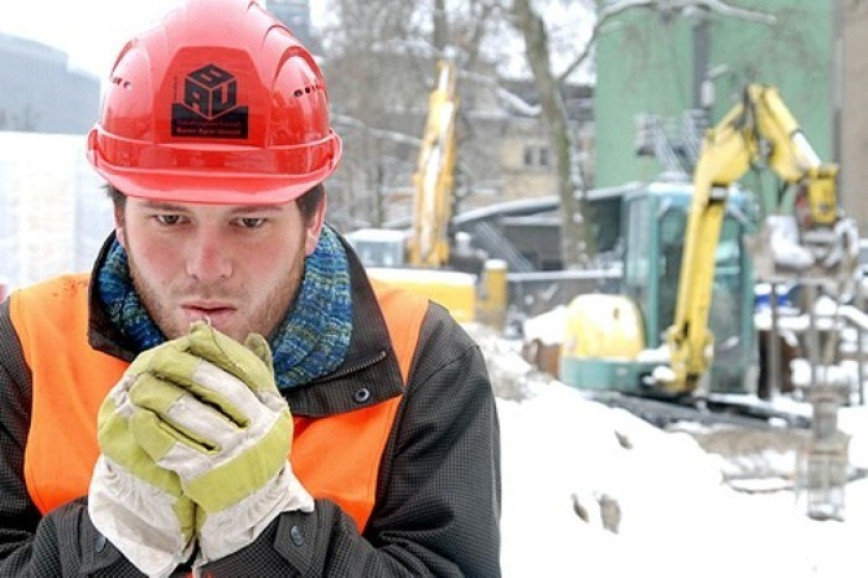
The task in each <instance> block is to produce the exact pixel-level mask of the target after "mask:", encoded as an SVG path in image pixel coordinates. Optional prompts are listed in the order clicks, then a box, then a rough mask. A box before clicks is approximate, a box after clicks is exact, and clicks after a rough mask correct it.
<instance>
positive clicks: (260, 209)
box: [232, 205, 283, 215]
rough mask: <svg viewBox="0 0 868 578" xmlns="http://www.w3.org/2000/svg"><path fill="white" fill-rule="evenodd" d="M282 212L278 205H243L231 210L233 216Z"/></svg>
mask: <svg viewBox="0 0 868 578" xmlns="http://www.w3.org/2000/svg"><path fill="white" fill-rule="evenodd" d="M282 210H283V208H282V207H281V206H280V205H245V206H243V207H237V208H235V209H232V213H233V214H235V215H249V214H251V213H279V212H281V211H282Z"/></svg>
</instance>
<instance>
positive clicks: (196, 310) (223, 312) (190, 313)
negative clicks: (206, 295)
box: [181, 303, 236, 322]
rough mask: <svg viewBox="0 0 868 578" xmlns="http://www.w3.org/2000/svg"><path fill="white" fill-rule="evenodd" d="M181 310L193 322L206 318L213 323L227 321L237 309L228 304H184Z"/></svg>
mask: <svg viewBox="0 0 868 578" xmlns="http://www.w3.org/2000/svg"><path fill="white" fill-rule="evenodd" d="M181 310H182V311H183V312H184V314H185V315H186V316H187V318H188V319H189V320H190V321H191V322H192V321H197V320H199V319H204V318H206V317H207V318H209V319H211V320H212V321H219V320H222V319H226V318H228V317H229V316H231V315H232V314H233V313H235V311H236V308H235V307H234V306H232V305H230V304H227V303H184V304H182V305H181Z"/></svg>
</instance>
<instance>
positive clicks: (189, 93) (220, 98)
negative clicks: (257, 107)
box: [172, 64, 248, 138]
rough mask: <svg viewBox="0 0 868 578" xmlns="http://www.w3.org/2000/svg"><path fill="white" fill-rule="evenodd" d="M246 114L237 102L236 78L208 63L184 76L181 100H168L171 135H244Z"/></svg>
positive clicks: (230, 136)
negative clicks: (170, 114) (170, 109)
mask: <svg viewBox="0 0 868 578" xmlns="http://www.w3.org/2000/svg"><path fill="white" fill-rule="evenodd" d="M247 116H248V115H247V107H246V106H238V80H237V79H236V78H235V77H234V76H232V75H231V74H230V73H228V72H226V71H225V70H223V69H222V68H220V67H219V66H216V65H214V64H208V65H206V66H203V67H202V68H199V69H196V70H194V71H193V72H190V73H189V74H187V77H186V78H185V79H184V90H183V100H182V102H175V103H173V104H172V136H178V137H191V138H247Z"/></svg>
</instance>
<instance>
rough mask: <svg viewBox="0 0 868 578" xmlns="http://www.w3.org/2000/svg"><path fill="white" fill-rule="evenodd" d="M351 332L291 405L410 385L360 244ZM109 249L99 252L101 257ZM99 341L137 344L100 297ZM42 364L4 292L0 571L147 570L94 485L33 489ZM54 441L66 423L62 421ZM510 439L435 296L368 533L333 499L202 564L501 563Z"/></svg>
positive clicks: (449, 570) (221, 568) (327, 402)
mask: <svg viewBox="0 0 868 578" xmlns="http://www.w3.org/2000/svg"><path fill="white" fill-rule="evenodd" d="M349 253H350V254H349V257H350V270H351V279H352V290H353V333H352V341H351V343H350V349H349V351H348V354H347V357H346V360H345V362H344V363H343V365H342V366H341V367H339V368H338V369H337V370H335V372H333V374H331V375H329V376H326V377H324V378H320V379H317V380H316V381H314V382H312V383H310V384H307V385H305V386H301V387H296V388H293V389H291V390H289V391H288V392H287V393H286V394H285V397H286V399H287V401H288V402H289V404H290V407H292V411H293V414H294V415H299V416H308V417H322V416H327V415H331V414H333V413H339V412H346V411H352V410H353V409H356V408H355V407H350V406H348V405H347V402H346V401H344V400H347V399H353V396H352V395H347V392H354V391H357V390H358V389H359V387H360V385H364V386H365V387H367V388H368V389H369V390H370V392H371V394H372V395H371V398H372V399H374V400H377V399H386V398H389V397H391V396H394V395H396V394H399V393H400V389H401V376H400V371H399V369H398V363H397V359H396V358H395V355H394V352H393V351H392V349H391V344H390V341H389V336H388V333H387V330H386V326H385V322H384V320H383V317H382V313H381V310H380V308H379V306H378V304H377V301H376V297H375V296H374V293H373V290H372V288H371V286H370V284H369V282H368V280H367V277H366V275H365V273H364V271H363V269H362V267H361V265H360V264H359V262H358V260H357V259H356V258H355V256H354V255H353V254H352V252H351V251H349ZM102 258H103V257H102V256H101V257H100V260H98V263H99V262H100V261H101V259H102ZM90 312H91V316H90V334H89V342H90V344H91V346H92V347H94V348H95V349H98V350H100V351H103V352H106V353H109V354H110V355H113V356H116V357H120V358H122V359H125V360H128V361H130V360H132V359H133V358H134V357H135V355H136V352H134V351H130V350H129V349H128V348H127V347H126V345H125V343H124V340H123V338H122V337H121V336H120V334H119V332H118V330H117V329H116V328H115V327H113V326H112V324H111V323H110V322H109V320H108V317H107V315H106V314H105V312H104V311H103V310H101V308H100V307H99V306H98V305H97V303H96V300H95V299H94V298H93V296H92V297H91V306H90ZM31 402H32V396H31V371H30V368H28V366H27V364H26V362H25V360H24V357H23V354H22V351H21V346H20V343H19V340H18V336H17V335H16V333H15V330H14V328H13V326H12V323H11V321H10V318H9V303H8V300H7V302H6V303H4V304H3V305H2V306H0V576H39V577H42V576H73V575H74V576H80V575H88V576H106V577H112V578H116V577H121V576H139V575H141V574H140V573H139V572H138V570H137V569H136V568H135V567H133V566H132V565H131V564H130V563H129V562H128V561H126V560H125V559H124V558H123V556H122V555H121V554H120V552H119V551H118V550H116V549H115V548H114V547H113V546H112V545H111V544H110V543H107V542H106V540H105V538H103V537H102V536H101V535H100V534H99V533H98V532H97V531H96V530H95V529H94V527H93V525H92V524H91V522H90V520H89V517H88V513H87V505H86V504H87V496H82V497H81V498H79V499H76V500H73V501H72V502H69V503H67V504H65V505H63V506H61V507H59V508H57V509H55V510H52V511H51V512H49V513H48V514H47V515H45V516H44V517H43V516H41V514H40V513H39V511H38V510H37V508H36V506H35V505H34V504H33V502H32V500H31V499H30V496H29V494H28V492H27V487H26V485H25V480H24V473H23V469H24V466H23V464H24V451H25V448H26V445H27V432H28V428H29V423H30V419H31ZM57 440H58V441H57V443H60V444H62V443H64V442H63V432H57ZM500 495H501V494H500V448H499V430H498V422H497V415H496V409H495V403H494V396H493V393H492V390H491V386H490V382H489V378H488V374H487V371H486V367H485V362H484V359H483V357H482V355H481V353H480V351H479V349H478V347H477V346H476V345H475V344H474V343H473V341H472V340H471V339H470V338H469V337H468V336H467V334H466V333H465V332H464V331H463V330H462V329H461V327H460V326H459V325H458V324H457V323H456V322H455V321H454V320H453V319H452V318H451V316H450V315H449V314H448V313H447V312H446V311H445V310H444V309H443V308H441V307H440V306H438V305H436V304H431V306H430V307H429V309H428V312H427V314H426V317H425V320H424V323H423V325H422V329H421V335H420V337H419V343H418V347H417V349H416V352H415V355H414V357H413V362H412V366H411V372H410V377H409V380H408V383H407V386H406V389H405V390H404V396H403V399H402V401H401V405H400V408H399V410H398V415H397V417H396V419H395V422H394V425H393V428H392V431H391V434H390V437H389V440H388V442H387V445H386V449H385V455H384V456H383V459H382V462H381V466H380V472H379V484H378V488H377V496H376V504H375V506H374V510H373V512H372V514H371V517H370V519H369V520H368V524H367V526H366V527H365V530H364V532H363V534H361V535H360V534H359V533H358V531H357V530H356V526H355V524H354V522H353V520H352V519H351V518H350V517H349V516H348V515H347V514H346V513H344V512H343V511H342V510H341V509H340V508H339V507H338V506H337V505H336V504H335V503H333V502H330V501H327V500H317V503H316V510H315V511H314V513H313V514H302V513H297V512H287V513H284V514H281V515H280V517H278V519H276V520H275V521H274V522H273V523H272V524H271V525H270V526H269V527H268V528H267V529H266V531H265V532H263V533H262V534H261V535H260V536H259V538H258V539H257V540H256V541H255V542H254V543H253V544H251V545H250V546H248V547H247V548H244V549H242V550H241V551H239V552H236V553H235V554H232V555H230V556H227V557H226V558H224V559H222V560H218V561H216V562H213V563H211V564H209V565H208V566H207V567H205V568H204V569H203V570H204V573H205V574H206V575H212V576H233V577H236V576H269V577H270V576H341V577H344V576H347V577H349V576H364V577H368V576H461V575H465V576H499V575H500V561H499V557H500V552H499V548H500V532H499V518H500Z"/></svg>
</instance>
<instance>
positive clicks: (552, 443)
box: [471, 328, 868, 578]
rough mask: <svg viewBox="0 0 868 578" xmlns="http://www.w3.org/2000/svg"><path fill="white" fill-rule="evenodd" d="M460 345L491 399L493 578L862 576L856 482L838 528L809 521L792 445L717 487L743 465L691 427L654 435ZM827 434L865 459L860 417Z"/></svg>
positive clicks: (495, 355)
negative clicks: (498, 519) (498, 554)
mask: <svg viewBox="0 0 868 578" xmlns="http://www.w3.org/2000/svg"><path fill="white" fill-rule="evenodd" d="M471 334H472V335H474V337H475V338H476V339H477V341H478V342H479V343H480V345H481V347H482V349H483V351H484V352H485V354H486V358H487V360H488V363H489V370H490V372H491V374H492V381H493V382H494V383H495V384H496V386H495V389H496V391H497V395H498V398H497V408H498V412H499V419H500V424H501V448H502V473H503V478H502V479H503V516H502V526H501V529H502V538H503V542H502V563H503V575H504V576H505V577H526V576H546V577H559V576H593V577H595V578H605V577H609V576H611V577H619V578H620V577H625V576H666V577H667V578H680V577H684V578H688V577H689V578H693V577H695V576H703V578H714V577H718V576H719V577H734V576H738V577H741V578H745V577H747V578H749V577H754V576H756V577H779V576H780V577H787V578H803V577H804V578H808V577H812V578H815V577H823V578H849V577H856V576H860V577H861V576H865V575H866V570H865V568H864V561H863V555H862V553H861V551H860V546H861V545H862V544H863V543H864V542H865V536H866V535H868V479H853V481H850V482H849V483H847V485H846V489H845V509H844V519H843V521H834V520H830V521H817V520H813V519H811V518H810V517H808V516H807V514H806V506H805V504H804V491H802V490H800V489H799V484H797V483H794V480H796V479H798V476H795V473H796V471H797V469H798V459H799V456H800V452H799V451H798V448H800V447H803V445H801V444H802V441H801V440H800V439H799V438H798V436H796V435H795V434H793V437H792V439H791V440H790V438H789V437H788V434H783V435H782V434H781V432H776V433H772V434H769V435H774V436H777V437H776V438H775V439H778V440H779V442H778V446H779V447H775V444H774V443H769V444H768V445H767V447H766V448H765V449H762V450H759V451H758V453H756V454H755V455H750V454H742V455H741V457H740V459H742V460H748V461H752V464H753V466H757V464H759V466H760V467H759V470H762V471H766V472H768V475H767V476H766V477H754V478H743V479H741V480H733V479H728V478H731V476H733V475H734V474H733V472H734V471H736V470H738V469H739V468H741V469H744V468H745V467H746V464H744V463H742V464H738V463H736V462H735V461H733V460H732V459H726V458H724V457H723V455H722V454H719V453H711V452H709V451H706V450H704V449H703V447H702V446H701V445H700V443H699V442H698V441H697V437H696V435H695V434H697V433H701V432H698V431H693V432H691V429H694V430H700V429H701V428H700V426H696V425H693V426H689V427H688V426H685V427H684V428H683V429H682V430H680V431H664V430H661V429H658V428H656V427H654V426H652V425H650V424H648V423H647V422H645V421H643V420H640V419H639V418H637V417H634V416H633V415H632V414H630V413H628V412H626V411H624V410H620V409H612V408H609V407H607V406H604V405H602V404H599V403H597V402H594V401H591V400H590V399H588V398H587V397H585V395H584V394H583V392H581V391H580V390H578V389H575V388H570V387H568V386H566V385H564V384H562V383H560V382H558V381H556V380H554V379H553V378H551V377H550V376H548V375H546V374H540V373H538V372H536V371H534V370H533V369H532V368H531V367H530V366H529V365H528V364H527V363H526V362H524V360H522V359H521V358H520V356H519V354H518V353H517V349H518V347H517V346H516V345H515V344H512V343H510V342H508V341H505V340H503V339H502V338H500V337H497V336H495V335H493V334H490V333H486V332H485V331H484V330H479V329H478V328H471ZM839 425H840V427H841V429H842V430H844V431H846V432H847V433H848V434H849V435H850V436H851V448H852V449H853V450H856V449H858V448H860V447H861V448H863V450H864V447H865V445H866V444H868V408H866V407H845V408H842V409H841V411H840V414H839ZM802 434H803V435H810V433H809V432H804V431H803V432H802ZM790 442H791V443H790ZM742 443H743V442H742ZM852 453H855V452H852ZM854 458H855V459H854ZM866 458H868V455H866V453H865V452H864V451H862V450H860V452H859V453H857V454H856V455H851V466H853V467H855V466H857V465H858V466H859V467H861V468H864V467H866V466H868V461H863V460H866ZM747 465H750V464H747ZM854 478H855V476H854ZM736 482H740V483H736ZM736 486H737V487H739V488H742V490H745V489H747V490H750V491H739V490H736V489H735V487H736ZM579 511H581V512H582V514H583V516H584V519H583V517H581V516H580V515H579V513H578V512H579Z"/></svg>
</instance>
